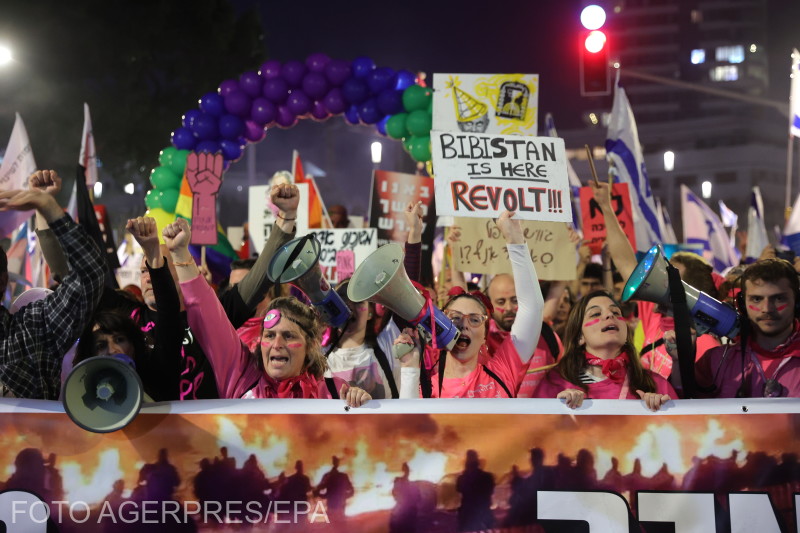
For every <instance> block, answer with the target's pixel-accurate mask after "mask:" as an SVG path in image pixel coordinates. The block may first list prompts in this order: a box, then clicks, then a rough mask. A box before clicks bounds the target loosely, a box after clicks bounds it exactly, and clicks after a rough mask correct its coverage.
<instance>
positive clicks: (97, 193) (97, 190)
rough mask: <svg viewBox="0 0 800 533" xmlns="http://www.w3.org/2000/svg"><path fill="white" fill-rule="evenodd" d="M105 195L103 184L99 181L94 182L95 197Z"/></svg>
mask: <svg viewBox="0 0 800 533" xmlns="http://www.w3.org/2000/svg"><path fill="white" fill-rule="evenodd" d="M101 196H103V184H102V183H100V182H99V181H98V182H96V183H95V184H94V197H95V198H100V197H101Z"/></svg>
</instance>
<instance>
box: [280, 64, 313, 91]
mask: <svg viewBox="0 0 800 533" xmlns="http://www.w3.org/2000/svg"><path fill="white" fill-rule="evenodd" d="M306 72H308V69H307V68H306V66H305V65H304V64H302V63H301V62H299V61H295V60H292V61H287V62H286V63H284V65H283V68H281V77H282V78H283V79H284V80H286V83H287V84H288V85H289V88H290V89H296V88H297V87H300V84H301V83H303V77H304V76H305V75H306Z"/></svg>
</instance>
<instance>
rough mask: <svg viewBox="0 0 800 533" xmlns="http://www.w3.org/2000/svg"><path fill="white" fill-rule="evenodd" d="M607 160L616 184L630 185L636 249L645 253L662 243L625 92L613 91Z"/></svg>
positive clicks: (619, 88) (636, 131) (620, 89)
mask: <svg viewBox="0 0 800 533" xmlns="http://www.w3.org/2000/svg"><path fill="white" fill-rule="evenodd" d="M606 158H607V159H608V165H609V172H610V173H611V174H612V175H613V176H614V181H618V182H622V183H627V184H628V190H629V191H630V194H631V207H632V208H633V226H634V228H635V230H636V249H637V250H638V251H640V252H646V251H647V250H649V249H650V248H651V247H652V246H653V245H655V244H660V243H661V242H662V238H661V233H660V231H659V228H658V214H657V212H656V203H655V199H654V198H653V193H652V192H651V191H650V180H648V179H647V171H646V169H645V166H644V156H643V155H642V147H641V145H640V144H639V132H638V129H637V128H636V120H635V119H634V118H633V110H632V109H631V104H630V102H629V101H628V96H627V95H626V94H625V89H623V88H622V87H620V86H619V82H617V84H616V85H615V87H614V104H613V106H612V107H611V118H610V119H609V123H608V135H607V136H606Z"/></svg>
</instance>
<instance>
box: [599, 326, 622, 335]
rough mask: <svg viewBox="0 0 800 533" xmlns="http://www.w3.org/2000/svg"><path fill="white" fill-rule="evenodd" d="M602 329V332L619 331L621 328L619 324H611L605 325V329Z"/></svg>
mask: <svg viewBox="0 0 800 533" xmlns="http://www.w3.org/2000/svg"><path fill="white" fill-rule="evenodd" d="M600 331H601V332H602V333H605V332H606V331H619V328H618V327H617V326H615V325H614V324H610V325H608V326H606V327H604V328H603V329H601V330H600Z"/></svg>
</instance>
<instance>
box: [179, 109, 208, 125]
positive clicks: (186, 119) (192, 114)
mask: <svg viewBox="0 0 800 533" xmlns="http://www.w3.org/2000/svg"><path fill="white" fill-rule="evenodd" d="M202 114H203V112H202V111H200V110H199V109H190V110H189V111H187V112H186V113H184V114H183V116H182V117H181V124H183V127H184V128H191V127H192V124H194V121H195V119H196V118H197V117H199V116H200V115H202Z"/></svg>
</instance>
